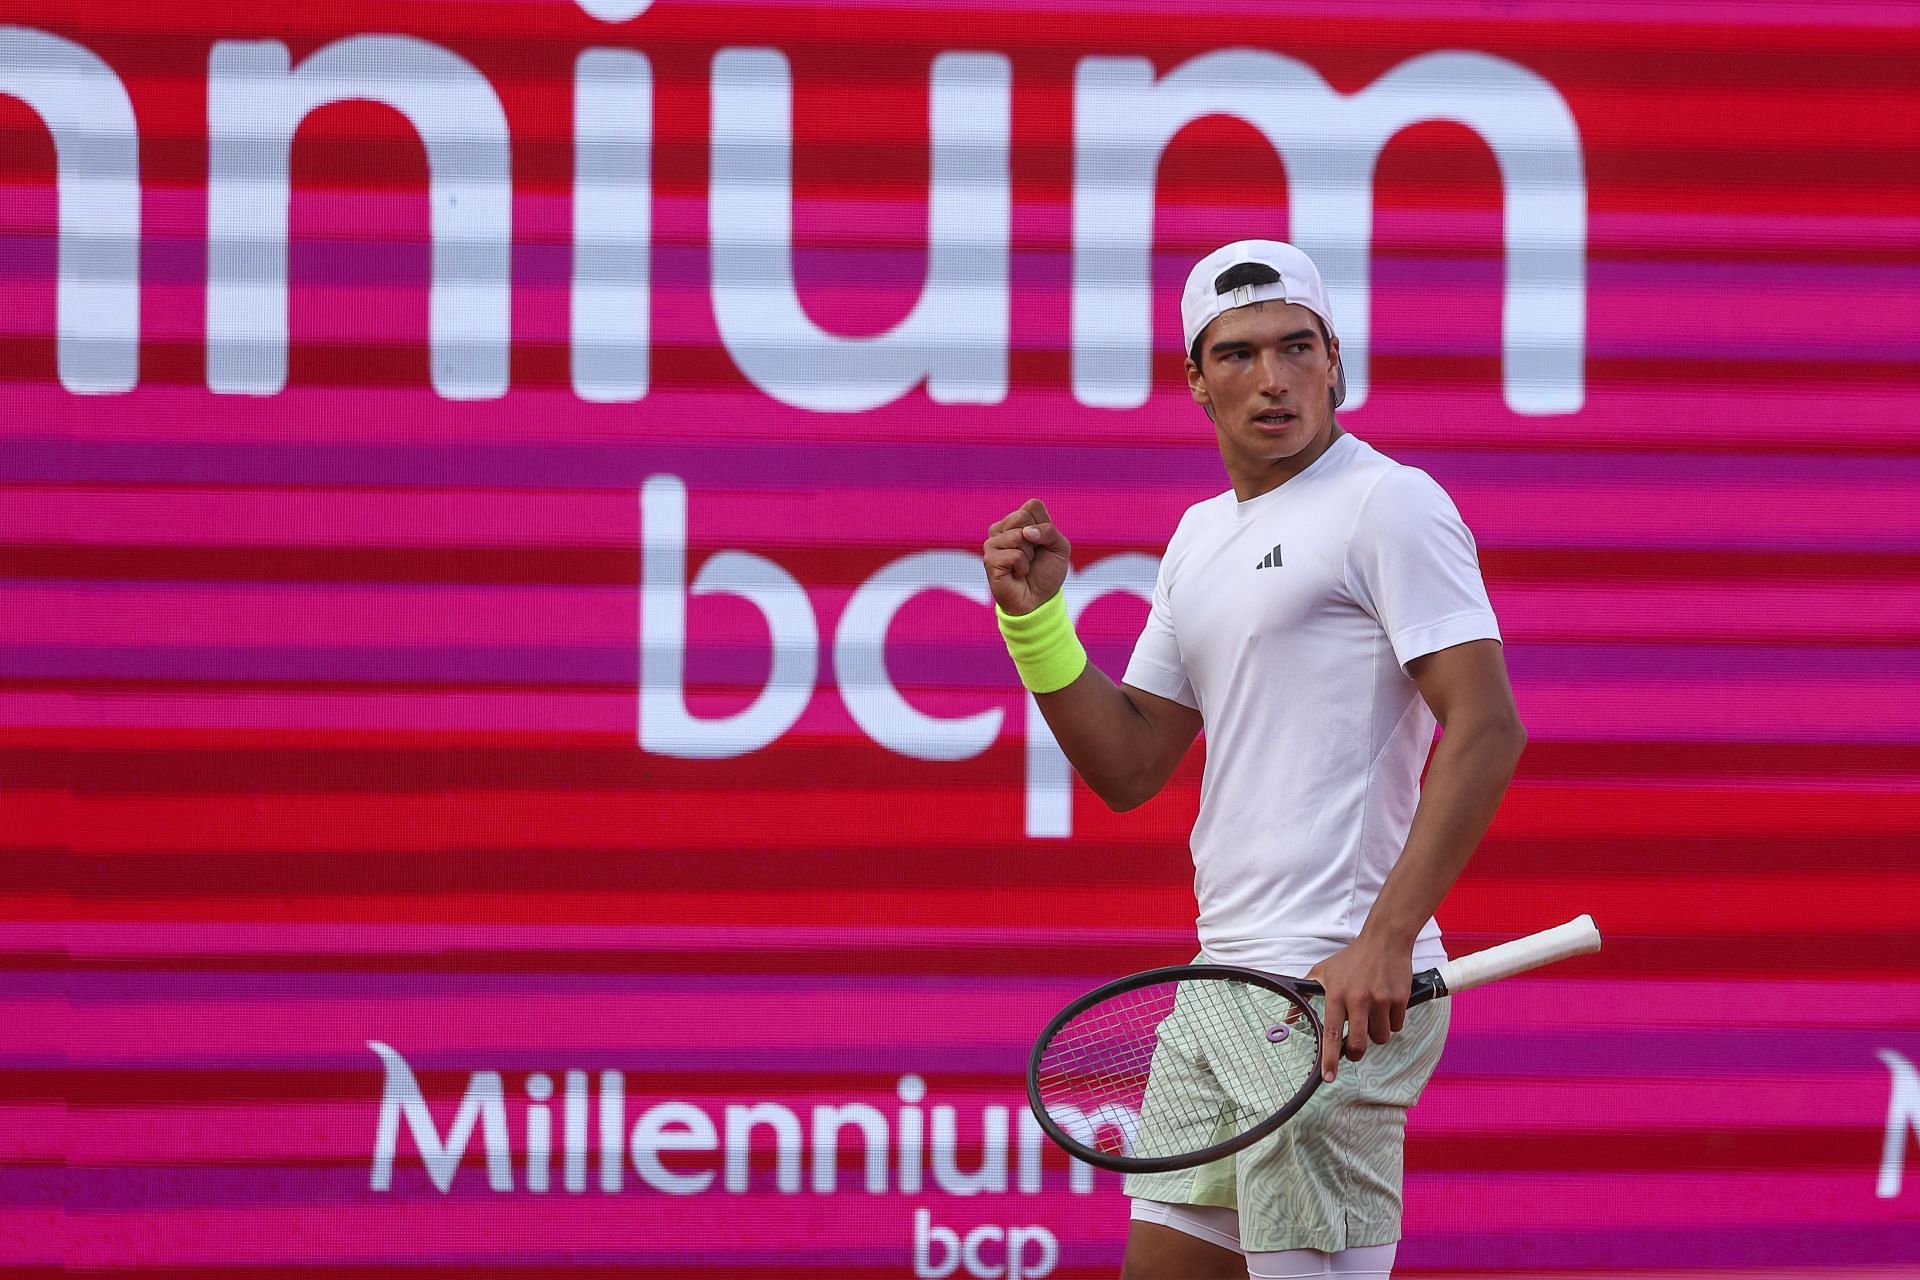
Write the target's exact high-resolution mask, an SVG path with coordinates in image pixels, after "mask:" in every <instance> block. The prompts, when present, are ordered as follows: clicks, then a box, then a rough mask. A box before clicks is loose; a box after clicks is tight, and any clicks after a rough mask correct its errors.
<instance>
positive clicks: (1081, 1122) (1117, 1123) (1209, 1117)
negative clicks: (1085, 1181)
mask: <svg viewBox="0 0 1920 1280" xmlns="http://www.w3.org/2000/svg"><path fill="white" fill-rule="evenodd" d="M1318 1057H1319V1054H1318V1043H1317V1040H1316V1038H1315V1036H1314V1034H1313V1024H1312V1023H1311V1021H1310V1020H1309V1019H1308V1018H1307V1016H1306V1015H1305V1013H1304V1012H1303V1010H1302V1009H1301V1007H1300V1005H1299V1004H1298V1003H1297V1002H1295V1001H1293V1000H1292V999H1290V998H1289V997H1287V996H1285V995H1282V994H1281V993H1279V992H1275V991H1269V990H1267V989H1265V988H1256V987H1253V986H1250V985H1249V984H1246V983H1243V982H1239V981H1235V980H1232V979H1223V978H1189V979H1187V980H1185V981H1181V982H1162V983H1154V984H1151V985H1148V986H1144V987H1139V988H1136V989H1134V990H1132V991H1128V992H1123V993H1121V994H1118V995H1115V996H1112V997H1109V998H1108V999H1106V1000H1103V1001H1101V1002H1100V1003H1098V1004H1096V1005H1094V1006H1092V1007H1090V1008H1088V1009H1086V1010H1084V1011H1083V1012H1082V1013H1080V1014H1079V1015H1078V1016H1077V1017H1075V1018H1072V1019H1071V1020H1069V1021H1068V1022H1067V1023H1066V1024H1065V1025H1063V1026H1062V1027H1061V1028H1060V1029H1059V1030H1058V1031H1057V1032H1056V1033H1055V1034H1054V1036H1053V1038H1052V1040H1051V1041H1050V1042H1049V1043H1048V1044H1047V1046H1046V1048H1045V1049H1044V1050H1043V1051H1042V1054H1041V1057H1040V1061H1039V1063H1038V1068H1037V1070H1036V1072H1035V1081H1036V1084H1037V1086H1038V1091H1039V1094H1040V1098H1041V1103H1042V1105H1043V1107H1044V1108H1045V1110H1046V1111H1047V1113H1048V1115H1049V1116H1050V1117H1051V1118H1052V1119H1053V1121H1054V1123H1055V1124H1057V1125H1058V1126H1059V1127H1060V1128H1061V1129H1062V1130H1064V1131H1065V1132H1066V1133H1067V1134H1068V1135H1069V1136H1072V1137H1074V1138H1075V1139H1077V1140H1078V1141H1079V1142H1080V1143H1081V1144H1082V1145H1084V1146H1086V1147H1088V1148H1090V1149H1092V1150H1094V1151H1098V1152H1102V1153H1105V1154H1107V1155H1113V1156H1128V1157H1132V1158H1136V1159H1154V1158H1160V1157H1167V1156H1178V1155H1187V1154H1192V1153H1194V1152H1198V1151H1201V1150H1204V1149H1206V1148H1208V1147H1211V1146H1214V1145H1216V1144H1218V1143H1221V1142H1225V1141H1227V1140H1229V1139H1231V1138H1233V1137H1235V1136H1237V1135H1238V1134H1241V1133H1244V1132H1246V1131H1247V1130H1248V1129H1250V1128H1252V1127H1254V1126H1255V1125H1257V1124H1259V1123H1261V1122H1262V1121H1263V1120H1265V1119H1266V1118H1267V1117H1268V1116H1270V1115H1272V1114H1273V1113H1274V1112H1276V1111H1278V1110H1280V1109H1281V1108H1282V1107H1284V1106H1285V1105H1286V1104H1287V1103H1289V1102H1290V1101H1291V1100H1292V1099H1293V1098H1294V1096H1295V1095H1296V1094H1297V1093H1299V1092H1300V1090H1301V1089H1302V1088H1303V1087H1304V1086H1305V1084H1306V1082H1307V1079H1308V1077H1309V1076H1310V1075H1311V1074H1312V1073H1313V1071H1314V1069H1315V1066H1316V1065H1317V1061H1318Z"/></svg>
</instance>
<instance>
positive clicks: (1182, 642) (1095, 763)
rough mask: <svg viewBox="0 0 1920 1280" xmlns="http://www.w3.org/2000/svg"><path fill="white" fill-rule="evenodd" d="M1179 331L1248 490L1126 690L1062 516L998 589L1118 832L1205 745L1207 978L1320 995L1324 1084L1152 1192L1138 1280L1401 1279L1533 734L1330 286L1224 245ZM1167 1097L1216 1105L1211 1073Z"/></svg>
mask: <svg viewBox="0 0 1920 1280" xmlns="http://www.w3.org/2000/svg"><path fill="white" fill-rule="evenodd" d="M1180 313H1181V321H1182V326H1183V330H1184V336H1185V340H1186V346H1187V384H1188V387H1189V388H1190V390H1191V391H1192V394H1193V398H1194V400H1195V401H1196V402H1197V403H1198V404H1199V405H1200V407H1201V408H1202V409H1203V410H1204V411H1205V412H1206V414H1207V416H1208V418H1210V419H1211V420H1212V422H1213V426H1214V434H1215V436H1216V438H1217V440H1218V442H1219V446H1220V460H1221V462H1222V463H1223V464H1224V466H1225V468H1226V473H1227V480H1228V481H1229V483H1230V484H1231V486H1232V487H1231V488H1230V489H1228V490H1227V491H1226V492H1225V493H1222V494H1219V495H1218V496H1216V497H1212V498H1208V499H1207V500H1206V501H1204V502H1200V503H1196V504H1195V505H1194V506H1192V507H1190V508H1188V510H1187V512H1186V513H1185V515H1183V516H1182V517H1181V519H1180V523H1179V526H1178V527H1177V528H1176V529H1175V530H1174V533H1173V537H1172V540H1171V541H1170V542H1169V543H1168V544H1167V551H1166V555H1165V556H1164V557H1163V559H1162V560H1161V565H1160V573H1159V579H1158V581H1157V582H1156V584H1155V587H1154V593H1153V603H1152V607H1151V610H1150V612H1149V615H1148V619H1147V624H1146V627H1145V630H1144V631H1143V632H1142V633H1141V636H1140V639H1139V642H1138V644H1137V645H1136V646H1135V648H1134V652H1133V657H1132V660H1131V661H1130V662H1129V663H1128V665H1127V671H1126V675H1125V679H1124V682H1123V683H1121V684H1119V685H1115V684H1114V683H1113V682H1112V681H1111V680H1109V679H1108V678H1107V677H1106V676H1105V675H1104V674H1102V673H1101V671H1100V670H1099V668H1097V667H1095V666H1092V665H1091V664H1089V663H1088V662H1087V660H1086V654H1085V651H1084V650H1083V649H1082V648H1081V646H1080V643H1079V641H1078V640H1077V639H1076V638H1075V636H1074V632H1073V626H1072V622H1071V619H1070V618H1069V616H1068V613H1067V609H1066V604H1065V601H1064V600H1063V599H1062V596H1061V587H1062V585H1063V584H1064V582H1065V580H1066V576H1067V568H1068V558H1069V555H1070V553H1071V550H1072V548H1071V546H1070V544H1069V543H1068V540H1067V537H1066V534H1065V533H1064V532H1062V530H1061V529H1060V527H1059V526H1058V525H1056V524H1055V523H1054V521H1053V519H1052V517H1051V515H1050V514H1049V513H1048V511H1047V509H1046V506H1045V505H1044V504H1043V503H1042V502H1040V501H1039V500H1038V499H1034V500H1031V501H1029V502H1027V503H1026V504H1025V505H1024V506H1022V507H1021V508H1020V509H1019V510H1018V511H1014V512H1012V513H1011V514H1009V515H1008V516H1007V517H1006V518H1005V519H1003V520H999V521H997V522H995V523H994V525H993V526H992V528H991V529H990V530H989V534H988V537H987V540H986V544H985V547H984V549H983V556H984V560H985V564H986V571H987V578H988V581H989V583H990V584H991V586H992V589H993V596H994V600H995V603H996V605H997V613H998V616H999V619H1000V626H1001V630H1002V632H1003V634H1004V635H1005V637H1006V640H1007V646H1008V649H1009V651H1010V652H1011V653H1012V654H1013V657H1014V661H1015V665H1016V666H1017V667H1018V668H1019V671H1020V676H1021V680H1022V681H1023V683H1025V684H1026V686H1027V687H1028V688H1029V689H1030V690H1032V691H1033V693H1034V694H1035V695H1036V698H1037V700H1038V702H1039V705H1040V709H1041V711H1042V712H1043V713H1044V714H1045V716H1046V718H1047V723H1048V725H1050V726H1051V727H1052V729H1053V733H1054V736H1055V738H1057V739H1058V740H1059V742H1060V745H1061V747H1062V749H1063V750H1064V751H1065V752H1066V755H1067V758H1068V759H1069V760H1070V761H1072V762H1073V766H1074V768H1075V769H1076V770H1078V771H1079V774H1080V776H1081V777H1082V778H1083V779H1085V780H1086V782H1087V785H1088V786H1090V787H1092V788H1093V790H1094V791H1095V792H1096V793H1097V794H1098V795H1099V796H1100V798H1101V799H1103V800H1104V801H1106V803H1107V804H1108V805H1109V806H1111V807H1112V808H1114V809H1116V810H1124V809H1131V808H1133V807H1134V806H1136V805H1139V804H1142V803H1144V802H1146V801H1147V800H1149V799H1151V798H1152V797H1153V796H1154V795H1155V794H1156V793H1158V792H1159V790H1160V789H1161V787H1163V786H1164V785H1165V784H1166V781H1167V779H1168V777H1170V776H1171V775H1172V773H1173V771H1174V768H1175V766H1176V765H1178V764H1179V762H1180V759H1181V757H1183V756H1184V755H1185V754H1186V752H1187V749H1188V747H1190V746H1191V745H1192V743H1193V740H1194V738H1195V736H1196V735H1197V734H1198V733H1199V731H1200V729H1201V727H1202V726H1203V725H1204V727H1205V728H1206V731H1207V756H1206V768H1205V774H1204V777H1203V780H1202V782H1201V788H1200V813H1199V817H1198V819H1197V820H1196V822H1195V823H1194V828H1193V839H1192V847H1193V862H1194V892H1195V895H1196V897H1197V899H1198V901H1199V908H1200V913H1199V934H1200V944H1201V954H1202V956H1203V957H1204V959H1205V960H1206V961H1208V962H1212V963H1220V964H1233V965H1244V966H1247V967H1249V968H1254V969H1262V970H1267V971H1271V972H1274V973H1281V974H1293V975H1304V976H1307V977H1311V978H1314V979H1316V980H1318V981H1319V982H1320V983H1322V984H1323V985H1324V986H1325V988H1326V1000H1325V1020H1326V1025H1327V1035H1326V1037H1325V1042H1324V1049H1323V1055H1322V1061H1321V1073H1322V1076H1323V1078H1324V1080H1325V1081H1327V1082H1328V1083H1325V1084H1323V1085H1322V1086H1321V1088H1320V1090H1319V1091H1318V1092H1317V1093H1316V1094H1315V1095H1314V1097H1313V1099H1312V1101H1311V1102H1310V1103H1309V1104H1308V1106H1307V1107H1306V1109H1305V1110H1303V1111H1302V1112H1301V1113H1300V1114H1299V1115H1298V1116H1296V1117H1295V1118H1294V1119H1293V1121H1291V1122H1290V1123H1289V1124H1287V1125H1285V1126H1283V1127H1282V1128H1281V1129H1280V1130H1279V1132H1277V1133H1276V1134H1274V1135H1273V1136H1272V1137H1271V1138H1269V1139H1266V1140H1265V1141H1263V1142H1260V1143H1257V1144H1255V1145H1254V1146H1252V1147H1250V1148H1248V1149H1247V1150H1245V1151H1243V1152H1241V1153H1239V1154H1238V1155H1237V1156H1234V1157H1232V1158H1231V1159H1229V1160H1221V1161H1217V1162H1215V1163H1214V1164H1210V1165H1205V1166H1202V1167H1201V1168H1198V1169H1191V1170H1184V1171H1179V1172H1174V1173H1163V1174H1147V1175H1135V1176H1133V1177H1130V1178H1128V1180H1127V1184H1126V1190H1127V1193H1128V1195H1130V1196H1132V1197H1133V1212H1132V1219H1133V1220H1132V1223H1131V1227H1130V1231H1129V1234H1128V1238H1127V1253H1126V1265H1125V1267H1124V1269H1123V1271H1122V1276H1123V1280H1205V1278H1208V1277H1229V1276H1231V1277H1236V1278H1237V1277H1243V1276H1250V1277H1255V1278H1257V1280H1274V1278H1277V1277H1303V1276H1325V1275H1344V1276H1371V1277H1385V1276H1386V1275H1388V1273H1389V1272H1390V1271H1391V1269H1392V1266H1393V1258H1394V1254H1395V1251H1396V1248H1397V1242H1398V1240H1399V1239H1400V1209H1401V1171H1402V1154H1403V1146H1404V1137H1405V1129H1406V1115H1407V1109H1408V1108H1409V1107H1410V1106H1412V1104H1413V1102H1414V1101H1415V1099H1417V1098H1418V1097H1419V1095H1420V1092H1421V1090H1422V1088H1423V1087H1424V1086H1425V1085H1426V1082H1427V1079H1428V1077H1429V1076H1430V1075H1431V1074H1432V1072H1433V1069H1434V1065H1435V1064H1436V1063H1437V1062H1438V1060H1439V1057H1440V1050H1441V1047H1442V1045H1443V1043H1444V1042H1445V1039H1446V1027H1447V1019H1448V1016H1449V1008H1450V1003H1451V1002H1449V1001H1444V1000H1443V1001H1435V1002H1434V1003H1432V1004H1427V1005H1423V1006H1420V1007H1418V1008H1415V1009H1413V1010H1411V1011H1409V1010H1408V1008H1407V1000H1408V996H1409V994H1410V991H1411V985H1412V977H1413V973H1414V972H1415V970H1416V969H1425V968H1428V967H1431V966H1433V965H1436V964H1439V963H1440V962H1441V961H1443V960H1445V959H1446V953H1445V951H1444V950H1443V948H1442V946H1441V939H1440V928H1439V925H1438V924H1436V923H1435V921H1434V918H1433V916H1434V912H1435V911H1436V910H1437V909H1438V908H1439V906H1440V903H1441V900H1442V899H1443V898H1444V897H1445V896H1446V893H1447V890H1448V889H1449V888H1451V887H1452V885H1453V883H1454V881H1455V879H1456V878H1457V877H1458V876H1459V874H1460V871H1461V869H1462V868H1463V867H1464V866H1465V865H1466V862H1467V859H1468V857H1469V856H1470V855H1471V854H1472V852H1473V850H1474V847H1475V846H1476V845H1477V844H1478V843H1479V841H1480V838H1481V836H1482V835H1484V834H1485V832H1486V829H1487V826H1488V824H1489V823H1490V822H1491V821H1492V820H1493V815H1494V811H1495V810H1496V809H1497V808H1498V807H1499V804H1500V798H1501V796H1502V794H1503V793H1504V792H1505V790H1506V787H1507V783H1508V781H1509V780H1510V779H1511V778H1512V776H1513V771H1514V767H1515V765H1516V764H1517V763H1518V761H1519V758H1520V753H1521V750H1522V748H1523V747H1524V745H1525V743H1526V731H1525V730H1524V728H1523V727H1522V726H1521V724H1520V719H1519V716H1518V714H1517V713H1516V711H1515V709H1514V703H1513V692H1512V690H1511V688H1510V687H1509V685H1508V681H1507V672H1506V665H1505V662H1504V660H1503V656H1502V650H1501V645H1500V632H1499V628H1498V626H1497V625H1496V623H1495V620H1494V615H1493V610H1492V608H1491V606H1490V605H1489V603H1488V600H1487V592H1486V587H1485V584H1484V583H1483V582H1482V580H1481V576H1480V568H1479V563H1478V560H1477V558H1476V554H1475V548H1474V541H1473V535H1472V534H1471V533H1469V532H1468V530H1467V527H1466V525H1465V523H1464V522H1462V520H1461V518H1460V513H1459V512H1458V510H1456V509H1455V507H1454V504H1453V502H1452V501H1451V500H1450V499H1449V498H1448V497H1447V494H1446V492H1445V491H1444V490H1443V489H1442V488H1441V487H1440V486H1439V485H1438V484H1437V483H1435V482H1434V480H1433V479H1432V478H1431V477H1430V476H1428V475H1427V474H1426V473H1425V472H1423V471H1419V470H1417V469H1415V468H1413V467H1408V466H1403V465H1401V464H1400V463H1398V462H1395V461H1394V460H1393V459H1391V458H1389V457H1387V456H1385V455H1384V454H1382V453H1380V452H1379V451H1378V450H1376V449H1374V448H1373V447H1372V446H1370V445H1368V444H1367V443H1366V442H1365V441H1364V440H1361V439H1359V438H1358V437H1356V436H1354V435H1352V434H1351V433H1349V432H1346V431H1344V430H1342V429H1341V426H1340V423H1339V422H1338V420H1337V419H1336V418H1335V416H1334V411H1335V410H1336V409H1337V408H1338V407H1339V406H1340V403H1341V401H1342V400H1343V399H1344V398H1345V394H1346V379H1345V377H1344V375H1343V373H1342V370H1341V366H1340V340H1339V337H1338V335H1337V333H1336V331H1335V327H1334V317H1333V312H1332V309H1331V308H1330V307H1329V306H1328V305H1327V295H1326V289H1325V287H1324V286H1323V285H1322V284H1321V281H1320V273H1319V271H1318V270H1317V269H1316V268H1315V267H1314V265H1313V262H1312V261H1311V260H1310V259H1309V258H1308V257H1307V255H1306V254H1304V253H1302V252H1301V251H1300V250H1299V249H1297V248H1295V247H1294V246H1292V245H1289V244H1282V243H1279V242H1276V241H1268V240H1243V241H1239V242H1237V243H1235V244H1230V245H1227V246H1225V247H1224V248H1221V249H1219V250H1217V251H1215V252H1213V253H1211V254H1209V255H1207V257H1205V258H1204V259H1202V260H1201V261H1200V262H1199V264H1198V265H1196V266H1195V267H1194V269H1193V271H1192V274H1190V275H1189V276H1188V278H1187V283H1186V288H1185V290H1184V292H1183V294H1182V296H1181V300H1180ZM1436 722H1437V723H1438V724H1439V725H1442V726H1444V728H1445V732H1444V734H1443V735H1442V737H1441V740H1440V743H1439V745H1438V746H1437V747H1434V745H1433V742H1434V728H1435V725H1436ZM1430 748H1431V749H1432V760H1431V763H1429V762H1428V753H1429V749H1430ZM1423 765H1426V766H1427V773H1426V783H1425V786H1424V787H1423V786H1422V785H1421V781H1420V776H1421V768H1422V766H1423ZM1343 1058H1344V1059H1345V1060H1346V1065H1345V1066H1342V1059H1343ZM1156 1061H1158V1059H1156ZM1149 1087H1150V1088H1162V1087H1192V1088H1199V1089H1205V1088H1210V1087H1211V1088H1217V1084H1214V1083H1213V1082H1212V1080H1211V1077H1210V1075H1209V1073H1207V1072H1206V1071H1205V1070H1204V1067H1202V1068H1201V1069H1200V1070H1198V1071H1195V1072H1193V1073H1192V1074H1191V1079H1190V1080H1188V1081H1185V1082H1171V1081H1155V1082H1154V1083H1153V1084H1150V1086H1149ZM1225 1101H1226V1100H1225V1099H1222V1102H1223V1103H1224V1102H1225Z"/></svg>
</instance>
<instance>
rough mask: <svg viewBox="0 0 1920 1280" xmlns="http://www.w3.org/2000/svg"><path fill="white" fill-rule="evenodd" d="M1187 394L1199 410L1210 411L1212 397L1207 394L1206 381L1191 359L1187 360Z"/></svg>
mask: <svg viewBox="0 0 1920 1280" xmlns="http://www.w3.org/2000/svg"><path fill="white" fill-rule="evenodd" d="M1187 393H1188V394H1189V395H1191V396H1192V397H1193V402H1194V403H1195V404H1197V405H1199V406H1200V407H1201V408H1203V409H1210V408H1211V407H1212V406H1213V397H1212V396H1211V395H1209V394H1208V392H1207V384H1206V381H1205V380H1204V379H1203V378H1201V376H1200V366H1199V365H1197V364H1195V363H1194V362H1193V360H1192V359H1191V358H1189V359H1188V360H1187Z"/></svg>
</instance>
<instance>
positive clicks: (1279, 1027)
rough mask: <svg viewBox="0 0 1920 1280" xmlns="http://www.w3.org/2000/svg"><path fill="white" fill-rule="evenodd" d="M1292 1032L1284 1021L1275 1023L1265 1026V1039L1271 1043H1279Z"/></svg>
mask: <svg viewBox="0 0 1920 1280" xmlns="http://www.w3.org/2000/svg"><path fill="white" fill-rule="evenodd" d="M1292 1034H1293V1033H1292V1032H1290V1031H1288V1030H1287V1024H1286V1023H1284V1022H1279V1023H1275V1024H1274V1025H1273V1026H1271V1027H1268V1028H1267V1040H1268V1042H1269V1043H1271V1044H1280V1043H1282V1042H1284V1041H1285V1040H1286V1038H1287V1037H1288V1036H1289V1035H1292Z"/></svg>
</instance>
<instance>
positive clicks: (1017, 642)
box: [993, 591, 1087, 693]
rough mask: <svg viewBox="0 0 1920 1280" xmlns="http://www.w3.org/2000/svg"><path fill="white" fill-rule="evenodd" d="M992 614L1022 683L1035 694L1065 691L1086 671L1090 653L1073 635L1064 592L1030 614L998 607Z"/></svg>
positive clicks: (995, 606)
mask: <svg viewBox="0 0 1920 1280" xmlns="http://www.w3.org/2000/svg"><path fill="white" fill-rule="evenodd" d="M993 612H994V615H995V616H996V617H998V618H999V619H1000V634H1001V635H1002V636H1003V637H1005V639H1006V642H1007V652H1008V653H1010V654H1012V655H1013V665H1014V666H1015V668H1017V669H1018V670H1019V672H1020V683H1021V684H1024V685H1025V686H1027V688H1029V689H1031V690H1032V691H1033V692H1035V693H1053V692H1054V691H1055V690H1058V689H1064V688H1066V687H1067V686H1068V685H1070V684H1072V683H1073V682H1074V681H1075V680H1078V679H1079V678H1080V673H1081V672H1082V671H1085V670H1086V669H1087V651H1086V650H1085V649H1083V648H1081V647H1080V637H1079V636H1077V635H1075V634H1074V633H1073V620H1072V619H1071V618H1069V617H1068V616H1067V600H1066V593H1065V592H1063V591H1056V592H1054V593H1053V594H1052V595H1051V596H1049V597H1048V598H1047V600H1046V602H1045V603H1044V604H1042V605H1041V606H1040V607H1039V608H1037V609H1035V610H1034V611H1033V612H1031V613H1022V614H1011V613H1007V612H1005V611H1004V610H1002V609H1001V608H1000V606H999V605H997V604H996V605H994V606H993Z"/></svg>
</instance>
